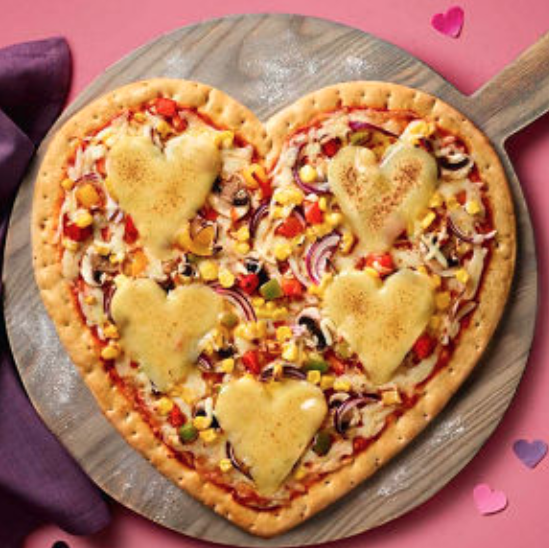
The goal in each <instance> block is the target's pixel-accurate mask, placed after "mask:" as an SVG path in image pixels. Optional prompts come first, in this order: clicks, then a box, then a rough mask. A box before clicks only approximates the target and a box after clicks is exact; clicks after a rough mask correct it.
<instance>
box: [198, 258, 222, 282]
mask: <svg viewBox="0 0 549 548" xmlns="http://www.w3.org/2000/svg"><path fill="white" fill-rule="evenodd" d="M218 271H219V269H218V267H217V264H216V263H214V262H213V261H202V262H201V263H200V264H199V265H198V272H200V276H202V279H204V280H206V281H207V282H213V281H214V280H217V274H218Z"/></svg>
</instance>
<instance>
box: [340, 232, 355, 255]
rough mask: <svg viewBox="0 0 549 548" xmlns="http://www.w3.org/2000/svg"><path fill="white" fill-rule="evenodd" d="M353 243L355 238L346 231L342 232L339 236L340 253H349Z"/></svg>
mask: <svg viewBox="0 0 549 548" xmlns="http://www.w3.org/2000/svg"><path fill="white" fill-rule="evenodd" d="M354 243H355V237H354V236H353V233H352V232H349V231H348V230H346V231H345V232H343V234H342V236H341V242H340V243H339V249H341V252H342V253H345V254H347V253H349V252H350V251H351V248H352V247H353V244H354Z"/></svg>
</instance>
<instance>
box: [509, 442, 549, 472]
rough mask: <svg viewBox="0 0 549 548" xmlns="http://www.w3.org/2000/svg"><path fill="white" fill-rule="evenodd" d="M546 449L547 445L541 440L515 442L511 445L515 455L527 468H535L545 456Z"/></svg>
mask: <svg viewBox="0 0 549 548" xmlns="http://www.w3.org/2000/svg"><path fill="white" fill-rule="evenodd" d="M547 449H548V448H547V444H546V443H545V442H544V441H542V440H534V441H532V442H529V441H527V440H517V441H516V442H515V443H513V451H514V452H515V455H516V456H517V457H518V458H519V459H520V460H521V462H522V463H523V464H525V465H526V466H528V468H535V467H536V465H538V464H539V463H540V462H541V461H542V460H543V458H544V457H545V455H547Z"/></svg>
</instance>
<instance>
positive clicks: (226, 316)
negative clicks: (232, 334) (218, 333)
mask: <svg viewBox="0 0 549 548" xmlns="http://www.w3.org/2000/svg"><path fill="white" fill-rule="evenodd" d="M237 323H238V316H237V315H236V314H233V313H232V312H223V314H221V325H222V326H224V327H227V328H229V329H231V327H234V326H235V325H236V324H237Z"/></svg>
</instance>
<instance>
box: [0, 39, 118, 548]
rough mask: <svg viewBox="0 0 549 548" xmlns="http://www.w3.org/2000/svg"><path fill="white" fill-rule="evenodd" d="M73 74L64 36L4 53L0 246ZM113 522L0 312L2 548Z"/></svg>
mask: <svg viewBox="0 0 549 548" xmlns="http://www.w3.org/2000/svg"><path fill="white" fill-rule="evenodd" d="M70 79H71V56H70V51H69V48H68V45H67V43H66V41H65V40H64V39H62V38H53V39H50V40H41V41H37V42H29V43H25V44H20V45H16V46H11V47H8V48H5V49H2V50H0V250H2V248H3V245H4V236H5V231H6V227H7V222H8V216H9V212H10V209H11V205H12V200H13V197H14V195H15V192H16V190H17V187H18V185H19V183H20V182H21V179H22V177H23V174H24V172H25V169H26V167H27V165H28V163H29V160H30V159H31V157H32V155H33V154H34V150H35V147H36V146H37V145H38V143H39V142H40V141H41V139H42V138H43V137H44V135H45V133H46V131H47V130H48V128H49V127H50V125H51V124H52V123H53V122H54V120H55V119H56V117H57V116H58V115H59V113H60V112H61V109H62V107H63V104H64V103H65V100H66V97H67V93H68V91H69V87H70ZM109 519H110V516H109V512H108V509H107V505H106V503H105V501H104V500H103V498H102V496H101V494H100V492H99V490H98V489H97V488H96V487H95V486H94V485H93V484H92V483H91V482H90V480H89V479H88V478H87V477H86V476H85V475H84V473H83V472H82V471H81V470H80V468H79V467H78V465H77V464H76V463H75V462H74V461H73V460H72V458H71V457H70V456H69V455H68V454H67V452H66V451H65V450H64V449H63V448H62V447H61V445H60V444H59V443H58V441H57V440H56V439H55V438H54V437H53V435H52V434H51V433H50V432H49V431H48V430H47V429H46V427H45V426H44V425H43V423H42V422H41V421H40V419H39V418H38V415H37V414H36V412H35V411H34V409H33V408H32V406H31V404H30V403H29V400H28V399H27V397H26V396H25V393H24V391H23V388H22V386H21V384H20V381H19V378H18V377H17V373H16V372H15V367H14V364H13V360H12V357H11V353H10V349H9V345H8V341H7V337H6V334H5V329H4V322H3V318H2V317H1V316H0V547H1V548H16V547H18V546H20V544H21V543H22V541H23V540H24V538H25V537H26V536H27V535H28V533H30V532H31V531H32V530H33V529H34V528H35V527H36V526H38V525H39V524H41V523H47V522H54V523H56V524H57V525H59V526H60V527H62V528H63V529H65V530H67V531H68V532H70V533H74V534H91V533H94V532H96V531H98V530H99V529H102V528H103V527H105V526H106V525H107V523H108V522H109Z"/></svg>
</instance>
